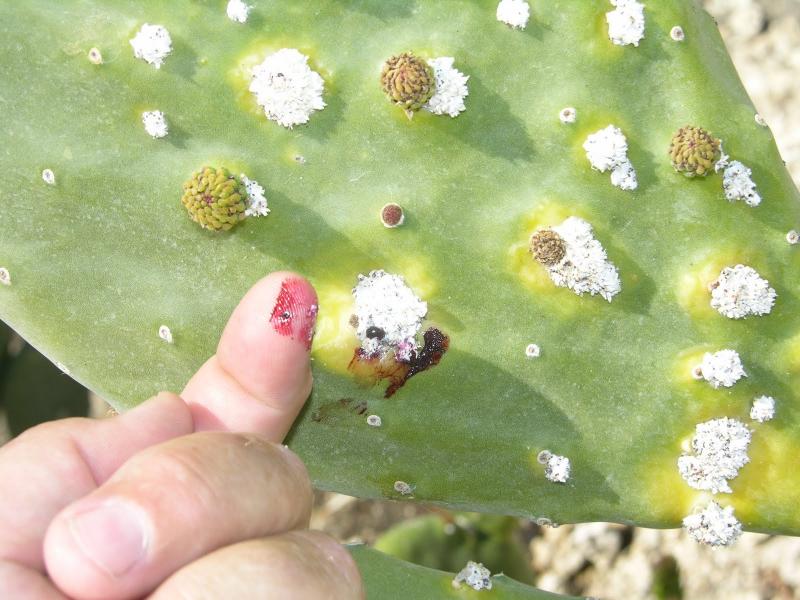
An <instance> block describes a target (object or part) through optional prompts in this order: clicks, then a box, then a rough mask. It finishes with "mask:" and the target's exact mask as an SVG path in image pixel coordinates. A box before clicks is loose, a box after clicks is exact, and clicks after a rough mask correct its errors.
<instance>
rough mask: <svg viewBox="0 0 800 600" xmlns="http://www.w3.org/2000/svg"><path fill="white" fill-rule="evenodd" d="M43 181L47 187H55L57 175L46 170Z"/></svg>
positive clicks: (43, 172) (43, 173)
mask: <svg viewBox="0 0 800 600" xmlns="http://www.w3.org/2000/svg"><path fill="white" fill-rule="evenodd" d="M42 181H44V182H45V183H46V184H47V185H55V184H56V174H55V173H53V171H52V170H51V169H45V170H44V171H42Z"/></svg>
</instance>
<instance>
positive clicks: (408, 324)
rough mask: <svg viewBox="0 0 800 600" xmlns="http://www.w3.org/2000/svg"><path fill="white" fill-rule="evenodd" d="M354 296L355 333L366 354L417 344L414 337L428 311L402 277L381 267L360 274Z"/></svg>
mask: <svg viewBox="0 0 800 600" xmlns="http://www.w3.org/2000/svg"><path fill="white" fill-rule="evenodd" d="M353 298H354V300H355V313H354V314H355V317H356V319H358V324H357V325H356V335H357V336H358V339H359V340H361V347H362V349H363V350H364V351H365V352H366V353H367V354H370V355H373V354H376V353H381V352H385V351H388V350H391V349H398V348H399V347H401V346H402V347H404V348H406V349H409V350H410V349H413V348H414V347H416V342H415V337H416V335H417V333H418V332H419V329H420V327H421V325H422V320H423V319H424V318H425V315H426V314H428V304H427V303H426V302H424V301H422V300H420V299H419V297H417V295H416V294H415V293H414V291H413V290H412V289H411V288H410V287H409V286H408V285H407V284H406V282H405V279H403V277H401V276H400V275H394V274H392V273H387V272H386V271H384V270H382V269H381V270H377V271H371V272H370V273H369V275H359V276H358V284H357V285H356V287H355V288H353Z"/></svg>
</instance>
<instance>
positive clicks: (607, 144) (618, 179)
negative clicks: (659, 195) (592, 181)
mask: <svg viewBox="0 0 800 600" xmlns="http://www.w3.org/2000/svg"><path fill="white" fill-rule="evenodd" d="M583 149H584V150H586V158H588V159H589V162H590V163H591V165H592V168H593V169H595V170H597V171H600V172H601V173H605V172H606V171H611V183H612V184H614V185H615V186H617V187H618V188H620V189H623V190H635V189H636V187H637V186H638V181H637V179H636V170H635V169H634V168H633V164H632V163H631V161H630V160H629V159H628V140H627V139H626V138H625V135H624V134H623V133H622V130H620V129H619V128H618V127H615V126H614V125H609V126H608V127H606V128H605V129H601V130H600V131H596V132H595V133H593V134H591V135H590V136H589V137H587V138H586V141H585V142H584V143H583Z"/></svg>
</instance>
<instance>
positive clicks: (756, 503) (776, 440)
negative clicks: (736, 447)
mask: <svg viewBox="0 0 800 600" xmlns="http://www.w3.org/2000/svg"><path fill="white" fill-rule="evenodd" d="M778 419H779V418H778ZM778 419H776V421H774V423H777V421H778ZM799 452H800V446H798V443H797V440H796V439H793V438H792V435H791V433H790V432H788V431H785V430H783V429H781V428H780V427H779V426H778V425H771V424H764V425H759V429H758V432H757V433H756V434H754V435H753V442H752V445H751V446H750V450H749V455H750V464H748V465H746V466H745V467H744V468H742V470H741V472H740V473H739V476H738V477H737V478H736V479H735V480H734V481H732V482H731V488H732V489H733V495H732V497H731V504H733V505H734V506H735V507H736V513H737V515H738V516H739V519H740V520H741V521H742V522H743V523H744V524H745V525H747V521H749V520H754V521H759V522H760V523H764V524H765V526H767V527H770V526H771V527H773V528H776V529H777V528H779V527H780V525H781V524H784V523H787V522H791V521H792V519H794V518H795V517H796V515H797V506H798V504H800V479H798V477H797V455H798V453H799ZM765 507H769V509H768V512H767V510H766V509H765Z"/></svg>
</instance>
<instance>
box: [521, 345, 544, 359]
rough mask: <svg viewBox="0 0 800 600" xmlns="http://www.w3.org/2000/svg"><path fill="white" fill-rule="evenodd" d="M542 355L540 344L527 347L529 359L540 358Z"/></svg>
mask: <svg viewBox="0 0 800 600" xmlns="http://www.w3.org/2000/svg"><path fill="white" fill-rule="evenodd" d="M541 354H542V349H541V348H539V345H538V344H528V345H527V346H526V347H525V356H527V357H528V358H539V356H541Z"/></svg>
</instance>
